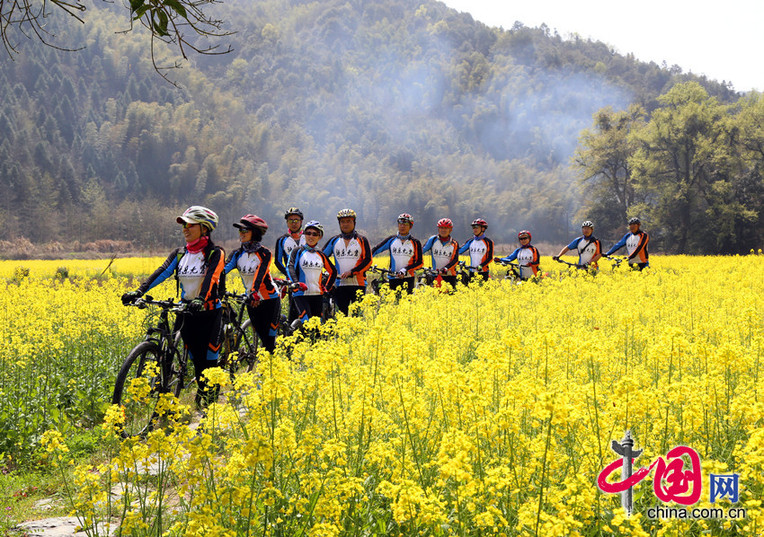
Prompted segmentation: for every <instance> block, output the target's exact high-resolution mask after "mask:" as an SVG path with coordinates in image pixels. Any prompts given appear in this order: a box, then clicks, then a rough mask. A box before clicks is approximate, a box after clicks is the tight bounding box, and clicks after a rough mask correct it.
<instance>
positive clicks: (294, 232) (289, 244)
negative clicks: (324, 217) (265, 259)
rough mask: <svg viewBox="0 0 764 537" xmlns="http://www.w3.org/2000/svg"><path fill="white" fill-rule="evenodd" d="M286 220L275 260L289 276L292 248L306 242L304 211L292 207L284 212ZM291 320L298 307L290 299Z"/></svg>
mask: <svg viewBox="0 0 764 537" xmlns="http://www.w3.org/2000/svg"><path fill="white" fill-rule="evenodd" d="M284 220H286V223H287V232H286V233H284V234H283V235H282V236H280V237H279V238H278V239H277V240H276V250H275V256H274V260H273V262H274V263H275V264H276V268H277V269H279V271H281V273H282V274H283V275H284V276H285V277H287V278H289V274H288V273H287V263H288V262H289V254H291V253H292V250H294V249H295V248H297V247H298V246H302V245H303V244H305V237H303V235H302V220H303V215H302V211H301V210H300V209H298V208H297V207H290V208H289V209H287V210H286V211H285V212H284ZM288 318H289V322H292V321H294V320H295V319H296V318H297V308H295V305H294V301H293V300H291V292H290V300H289V317H288Z"/></svg>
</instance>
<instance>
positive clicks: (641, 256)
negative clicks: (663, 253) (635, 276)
mask: <svg viewBox="0 0 764 537" xmlns="http://www.w3.org/2000/svg"><path fill="white" fill-rule="evenodd" d="M641 225H642V222H640V220H639V218H636V217H635V218H631V219H629V232H628V233H627V234H626V235H624V236H623V237H621V240H619V241H618V242H617V243H615V245H613V247H612V248H611V249H610V250H608V251H607V252H605V256H609V255H611V254H613V253H615V252H617V251H618V250H620V249H621V248H623V247H624V246H626V252H627V253H628V260H629V266H630V267H631V268H633V269H636V268H638V269H639V270H642V269H644V268H645V267H648V266H649V265H650V262H649V254H648V253H647V243H648V242H650V237H649V236H648V235H647V233H645V232H644V231H642V230H641V229H640V226H641Z"/></svg>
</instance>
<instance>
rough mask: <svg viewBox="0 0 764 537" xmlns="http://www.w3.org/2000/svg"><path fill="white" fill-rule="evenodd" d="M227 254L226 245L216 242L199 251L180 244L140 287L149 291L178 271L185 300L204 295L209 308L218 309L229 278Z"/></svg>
mask: <svg viewBox="0 0 764 537" xmlns="http://www.w3.org/2000/svg"><path fill="white" fill-rule="evenodd" d="M223 256H224V252H223V249H222V248H220V247H219V246H215V245H214V244H212V243H210V245H209V246H208V247H207V248H205V249H203V250H202V251H200V252H196V253H191V252H189V251H188V249H187V248H186V247H182V248H176V249H175V250H173V251H172V253H170V255H169V256H167V259H165V261H164V263H162V265H161V266H160V267H159V268H158V269H157V270H155V271H154V273H153V274H152V275H151V276H149V277H148V278H147V279H146V281H144V282H143V283H142V284H141V286H140V287H139V288H138V290H139V291H140V292H141V293H142V294H145V293H147V292H148V291H150V290H151V289H153V288H154V287H156V286H157V285H159V284H160V283H162V282H163V281H165V280H166V279H167V278H169V277H170V276H172V275H173V274H174V275H175V276H176V277H177V279H178V286H179V288H180V298H181V299H182V300H184V301H191V300H193V299H194V298H196V297H202V298H203V299H204V309H205V310H212V309H217V308H219V307H221V304H220V294H221V292H222V288H223V285H224V284H223V282H224V281H225V273H224V272H223V269H224V259H223Z"/></svg>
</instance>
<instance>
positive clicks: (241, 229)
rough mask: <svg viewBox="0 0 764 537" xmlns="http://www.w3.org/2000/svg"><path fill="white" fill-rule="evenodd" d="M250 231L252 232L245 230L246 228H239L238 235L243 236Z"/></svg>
mask: <svg viewBox="0 0 764 537" xmlns="http://www.w3.org/2000/svg"><path fill="white" fill-rule="evenodd" d="M250 231H252V230H251V229H247V228H243V227H240V228H239V234H240V235H244V234H245V233H249V232H250Z"/></svg>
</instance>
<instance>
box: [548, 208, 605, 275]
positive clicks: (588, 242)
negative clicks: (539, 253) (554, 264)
mask: <svg viewBox="0 0 764 537" xmlns="http://www.w3.org/2000/svg"><path fill="white" fill-rule="evenodd" d="M581 233H583V235H581V236H580V237H578V238H575V239H573V241H572V242H571V243H570V244H568V245H567V246H564V247H563V248H562V250H560V253H559V254H557V255H556V256H554V257H552V259H554V260H555V261H557V260H559V259H560V257H562V256H563V255H565V253H566V252H568V251H570V250H575V251H576V252H577V253H578V266H579V267H591V268H592V269H594V270H597V269H598V266H597V261H598V260H599V259H600V258H601V257H602V244H601V243H600V240H599V239H598V238H597V237H595V236H594V223H593V222H592V221H591V220H585V221H584V222H582V223H581Z"/></svg>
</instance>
